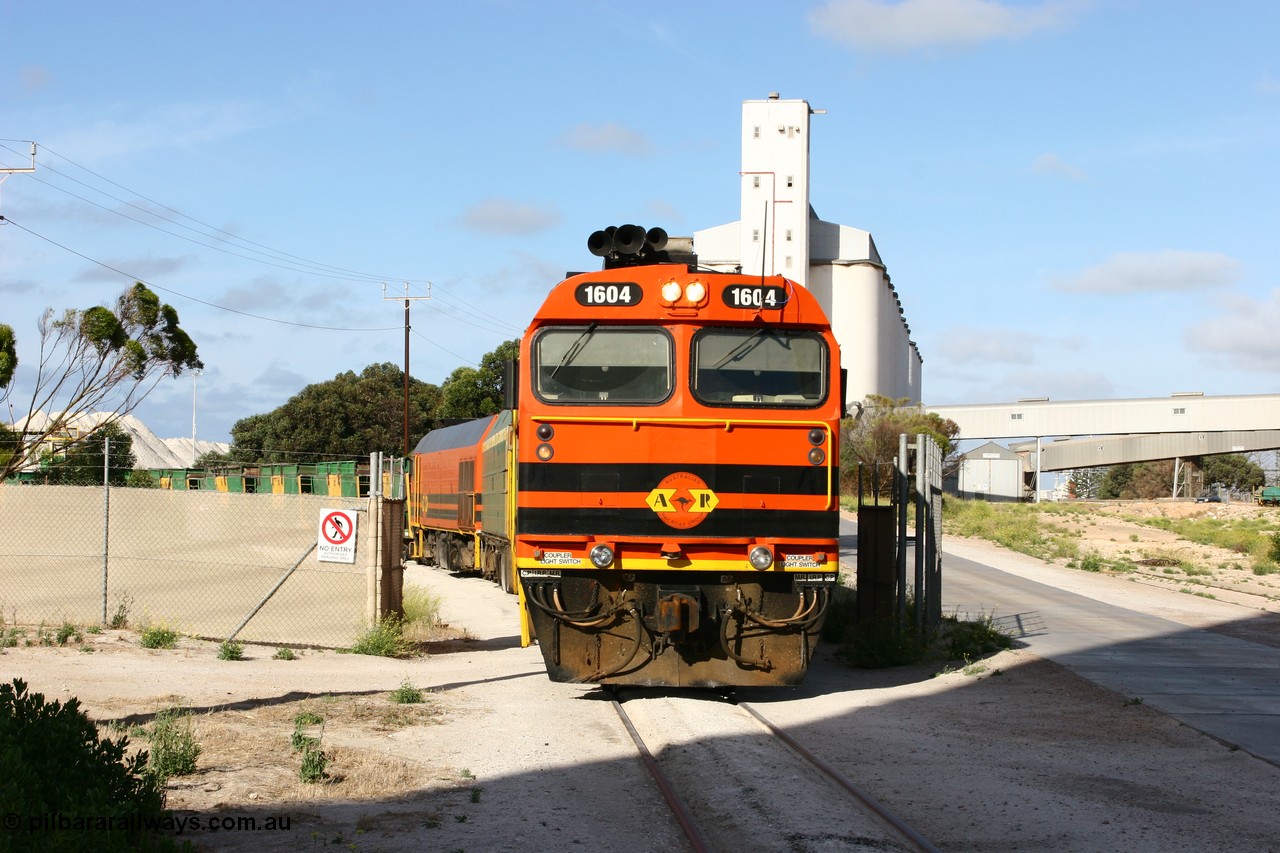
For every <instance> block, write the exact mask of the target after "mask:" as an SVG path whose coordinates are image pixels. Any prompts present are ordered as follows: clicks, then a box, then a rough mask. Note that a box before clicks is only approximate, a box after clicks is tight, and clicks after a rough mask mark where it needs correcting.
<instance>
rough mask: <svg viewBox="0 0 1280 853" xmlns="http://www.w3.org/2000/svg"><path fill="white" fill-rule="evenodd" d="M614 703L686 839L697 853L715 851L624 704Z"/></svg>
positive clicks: (612, 700) (615, 700) (614, 699)
mask: <svg viewBox="0 0 1280 853" xmlns="http://www.w3.org/2000/svg"><path fill="white" fill-rule="evenodd" d="M609 701H610V702H612V703H613V710H615V711H617V712H618V718H619V719H621V720H622V724H623V725H624V726H626V727H627V733H628V734H630V735H631V740H632V741H633V742H634V743H635V745H636V749H637V750H638V751H639V753H640V758H641V760H643V761H644V766H645V767H646V768H648V770H649V775H650V776H652V777H653V781H654V783H655V784H656V785H657V786H658V790H659V791H661V792H662V798H663V799H664V800H666V801H667V808H669V809H671V813H672V814H673V815H674V816H675V819H676V822H677V823H679V824H680V829H681V830H683V832H684V836H685V838H687V839H689V843H690V844H691V845H692V846H693V849H694V851H695V853H710V851H711V850H712V849H713V848H712V847H711V844H710V843H709V842H708V841H707V838H706V836H704V835H703V834H702V831H701V830H700V829H698V826H697V824H696V823H694V820H693V815H691V814H689V810H688V809H687V808H686V807H685V804H684V802H683V801H682V800H681V799H680V798H679V797H678V796H677V795H676V792H675V789H674V788H672V787H671V780H669V779H668V778H667V776H666V774H665V773H663V772H662V768H660V767H658V762H657V760H656V759H655V758H654V757H653V754H652V753H650V752H649V747H648V746H646V745H645V742H644V739H643V738H641V737H640V733H639V732H638V731H636V727H635V726H634V725H633V724H632V723H631V718H630V717H628V716H627V712H626V711H624V710H623V708H622V703H621V702H619V701H618V699H617V697H616V696H614V697H613V698H612V699H610V700H609Z"/></svg>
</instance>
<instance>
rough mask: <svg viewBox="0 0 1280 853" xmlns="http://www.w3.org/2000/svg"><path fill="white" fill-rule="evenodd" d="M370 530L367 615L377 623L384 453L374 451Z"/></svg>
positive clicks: (370, 486) (378, 616)
mask: <svg viewBox="0 0 1280 853" xmlns="http://www.w3.org/2000/svg"><path fill="white" fill-rule="evenodd" d="M368 500H369V530H368V533H367V534H366V536H367V537H368V540H367V542H368V547H367V549H366V559H367V560H368V562H367V563H366V564H365V565H366V570H365V579H366V581H367V587H366V592H367V594H366V599H365V617H366V618H367V619H368V621H369V625H371V626H373V625H377V624H378V621H379V618H380V616H381V612H380V610H379V607H378V563H379V562H380V561H379V554H378V552H379V551H380V550H381V548H380V547H379V546H380V543H379V536H380V535H381V533H382V514H381V504H382V454H381V453H379V452H378V451H376V450H375V451H373V452H372V453H370V454H369V498H368Z"/></svg>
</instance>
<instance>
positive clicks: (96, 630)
mask: <svg viewBox="0 0 1280 853" xmlns="http://www.w3.org/2000/svg"><path fill="white" fill-rule="evenodd" d="M84 632H85V633H86V634H101V633H102V626H101V625H98V624H93V625H90V626H89V627H88V628H85V629H84Z"/></svg>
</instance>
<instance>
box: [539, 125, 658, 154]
mask: <svg viewBox="0 0 1280 853" xmlns="http://www.w3.org/2000/svg"><path fill="white" fill-rule="evenodd" d="M560 143H561V144H562V145H564V146H566V147H567V148H572V149H574V150H575V151H589V152H591V153H593V154H599V153H602V152H603V153H610V152H612V153H618V154H631V155H634V156H637V157H647V156H649V154H650V153H652V145H650V143H649V138H648V137H646V136H645V135H644V134H643V133H640V132H639V131H638V130H633V129H632V128H629V127H624V126H623V125H620V124H616V123H614V122H606V123H605V124H578V125H574V126H573V127H571V128H569V130H567V131H565V133H564V135H563V136H561V137H560Z"/></svg>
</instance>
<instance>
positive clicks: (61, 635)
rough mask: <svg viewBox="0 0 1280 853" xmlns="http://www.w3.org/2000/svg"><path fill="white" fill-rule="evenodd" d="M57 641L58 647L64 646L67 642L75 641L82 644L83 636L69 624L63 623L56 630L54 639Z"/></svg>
mask: <svg viewBox="0 0 1280 853" xmlns="http://www.w3.org/2000/svg"><path fill="white" fill-rule="evenodd" d="M54 639H55V640H57V641H58V645H60V646H65V645H66V644H67V642H68V641H69V640H75V641H76V642H77V643H83V642H84V634H82V633H80V629H79V628H77V627H76V626H75V625H72V624H71V623H70V622H63V623H62V627H61V628H59V629H58V633H57V634H56V635H55V637H54Z"/></svg>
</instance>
